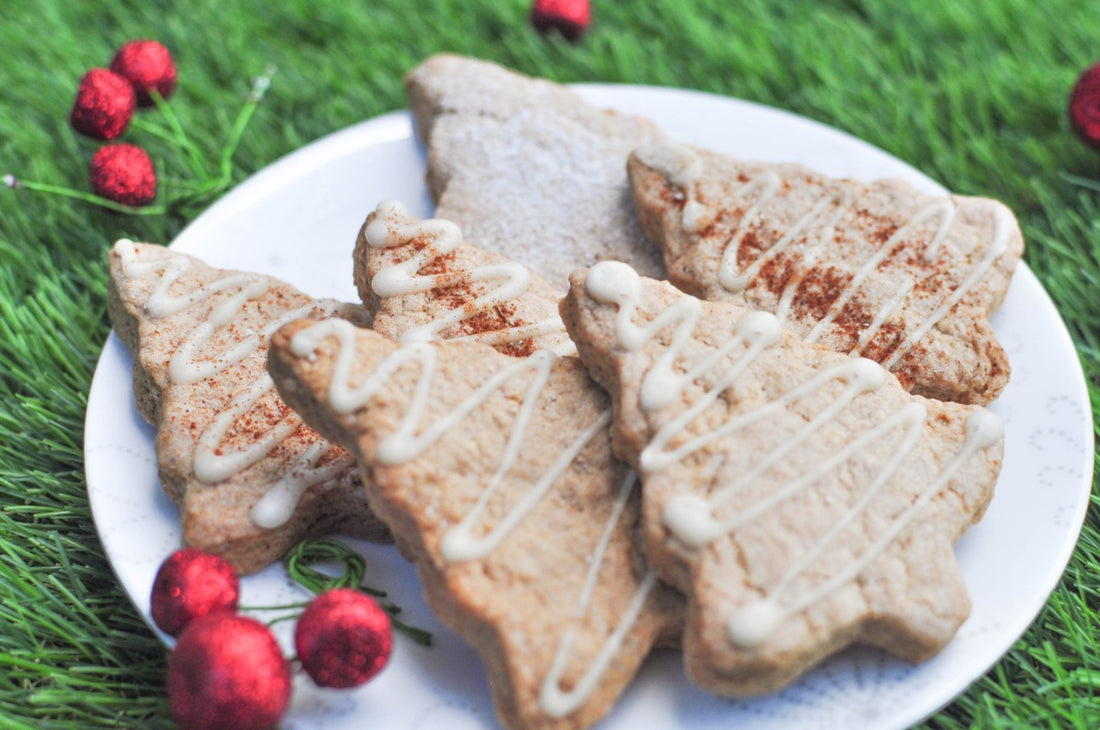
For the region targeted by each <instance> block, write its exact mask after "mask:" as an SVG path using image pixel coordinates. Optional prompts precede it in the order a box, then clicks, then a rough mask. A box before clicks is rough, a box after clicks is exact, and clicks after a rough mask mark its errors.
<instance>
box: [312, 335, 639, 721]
mask: <svg viewBox="0 0 1100 730" xmlns="http://www.w3.org/2000/svg"><path fill="white" fill-rule="evenodd" d="M327 338H335V339H336V341H337V343H338V347H337V350H336V355H335V359H334V362H333V367H332V371H331V377H330V381H329V389H328V393H327V395H328V401H329V405H330V407H331V408H332V409H333V410H334V411H335V412H337V413H341V414H348V413H352V412H354V411H356V410H358V409H360V408H362V407H364V406H367V405H368V403H369V401H370V399H371V398H372V397H374V395H375V394H377V393H378V392H379V391H380V390H381V389H382V388H383V387H384V386H385V384H386V382H387V381H388V380H389V379H390V378H391V377H393V375H394V374H396V373H397V372H398V371H399V370H401V369H402V368H403V367H406V366H411V367H416V368H418V370H419V375H418V378H417V381H416V385H415V386H414V390H413V395H412V399H411V401H410V403H409V406H408V408H407V410H406V411H405V413H404V415H403V416H402V418H401V421H400V423H399V424H398V426H397V427H396V428H395V429H394V431H393V432H392V433H390V434H388V435H386V436H385V437H384V438H382V439H380V440H379V442H378V446H377V450H376V453H375V458H376V459H377V460H378V462H379V463H382V464H399V463H404V462H407V461H410V460H412V459H415V458H417V457H418V456H420V455H422V454H423V453H424V452H425V451H426V450H427V449H429V448H430V447H431V446H432V445H433V444H435V443H437V442H438V441H439V440H440V439H442V438H444V437H445V436H446V434H447V433H448V432H449V431H451V430H453V429H455V428H457V427H458V426H459V424H460V423H461V421H462V419H463V418H465V417H466V416H467V415H468V414H469V413H471V412H472V411H473V410H474V409H476V408H477V407H479V406H480V405H482V404H483V403H484V402H485V401H486V400H487V399H488V398H489V397H490V396H492V395H493V394H494V393H497V392H499V391H500V390H501V389H502V388H503V387H504V385H505V384H506V383H508V382H509V381H512V380H513V379H515V378H518V377H522V376H523V375H524V374H525V373H528V372H530V373H531V376H530V380H529V382H528V383H527V385H526V387H525V390H524V394H523V400H522V402H521V404H520V408H519V411H518V412H517V414H516V416H515V419H514V421H513V425H512V430H511V432H510V433H509V435H508V440H507V442H506V445H505V448H504V451H503V453H502V455H501V458H500V461H499V463H498V464H497V466H496V470H495V472H494V474H493V476H492V477H491V478H490V480H489V482H488V485H487V486H486V488H485V489H484V490H483V491H482V492H481V493H480V494H479V496H478V499H477V501H476V502H475V504H474V505H473V506H472V507H471V508H470V509H469V510H468V511H467V512H466V514H465V515H464V516H463V517H462V519H461V520H460V521H459V522H458V524H456V525H455V526H453V527H451V528H449V529H448V530H447V531H446V533H445V534H444V536H443V540H442V542H441V553H442V556H443V559H444V560H446V561H448V562H452V563H455V562H462V561H468V560H479V559H483V558H485V557H486V556H488V555H489V554H490V553H491V552H492V551H493V550H495V549H496V548H497V547H499V546H500V544H501V543H502V542H503V540H504V539H505V538H506V537H507V535H508V534H509V533H511V532H512V531H513V530H514V529H516V528H517V527H518V526H519V525H520V523H522V521H523V520H524V519H525V518H526V517H527V516H528V515H529V514H530V513H531V510H532V509H534V507H535V506H536V505H537V504H538V502H539V501H540V500H541V499H542V498H543V497H544V496H546V494H547V493H548V492H549V491H550V489H551V487H552V486H553V484H554V483H555V482H556V481H557V480H558V479H559V478H560V477H561V476H562V475H563V474H564V473H565V472H566V470H567V469H568V468H569V466H570V465H571V464H572V463H573V462H574V461H575V459H576V458H577V456H578V455H579V454H580V452H581V451H582V450H583V449H584V447H585V446H586V445H587V444H588V443H590V442H591V441H592V439H594V438H596V437H597V436H598V435H599V434H601V433H605V432H606V429H607V428H608V426H609V425H610V422H611V412H610V410H604V411H603V412H601V413H600V414H599V415H598V416H597V418H596V419H595V420H594V421H593V422H592V423H591V424H589V426H588V427H587V428H585V429H584V430H583V431H582V432H581V433H580V434H579V435H578V436H577V437H576V438H575V439H574V440H573V441H572V442H571V443H570V444H569V445H568V446H567V447H566V448H565V449H564V450H563V451H562V452H561V453H560V454H559V455H558V456H557V458H556V459H555V460H554V462H553V463H552V464H551V466H550V467H549V468H548V469H547V471H546V472H545V473H544V474H543V475H542V476H540V478H539V479H538V481H537V482H536V483H535V484H533V485H532V486H531V487H530V489H529V490H528V491H527V493H526V494H525V495H524V496H523V498H522V499H520V500H519V501H518V502H517V503H516V504H515V505H514V506H513V507H512V508H511V510H510V511H509V512H508V513H507V514H506V515H504V516H503V517H501V518H499V519H498V520H497V521H496V524H495V525H494V526H493V528H492V529H491V530H489V532H488V533H487V534H485V535H483V536H481V537H476V536H475V535H474V530H475V527H476V525H477V523H478V522H479V521H481V520H482V518H483V517H484V512H485V509H486V506H487V505H488V503H489V500H490V499H491V497H492V495H493V494H494V493H495V491H496V490H497V489H498V487H499V485H500V484H501V483H502V482H503V480H504V479H505V478H506V476H507V474H508V472H509V471H510V469H511V468H512V466H513V465H514V464H515V462H516V460H517V458H518V457H519V455H520V450H521V448H522V446H523V442H524V440H525V437H526V434H527V431H528V429H529V426H530V423H531V419H532V416H533V415H534V413H535V412H536V411H537V409H538V407H539V398H540V396H541V394H542V392H543V390H544V389H545V387H546V384H547V382H548V380H549V377H550V372H551V369H552V368H553V366H554V363H555V362H556V361H557V359H558V357H557V356H556V355H555V354H554V353H552V352H550V351H548V350H537V351H535V352H534V353H533V354H531V355H530V356H528V357H526V358H522V359H520V358H516V359H514V360H512V361H510V362H508V364H506V365H505V366H504V367H503V368H501V369H500V370H498V371H496V372H495V373H492V374H490V375H488V377H487V378H486V380H485V382H484V383H483V384H482V385H481V386H480V387H478V388H477V389H476V390H475V391H474V392H473V393H471V394H470V395H468V396H466V397H465V398H464V399H463V400H462V401H461V402H459V403H458V404H457V405H455V406H454V407H453V408H452V409H451V410H450V411H448V412H447V413H445V414H443V415H442V416H439V417H438V418H436V420H434V421H433V422H432V423H430V424H428V425H427V427H426V428H424V429H423V430H421V426H422V424H423V421H424V417H425V410H426V408H427V404H428V398H429V397H430V394H431V388H432V382H433V378H434V375H435V371H436V357H437V349H436V347H434V346H433V345H432V344H430V343H425V342H413V343H409V344H405V345H403V346H401V347H400V348H398V349H396V350H394V351H393V352H392V353H390V354H389V355H387V356H386V357H385V358H383V359H382V361H381V362H380V363H378V365H377V366H375V368H374V369H373V370H372V371H371V372H370V373H369V374H367V375H366V376H364V377H361V379H360V382H359V383H358V385H353V384H352V382H351V377H352V368H353V366H354V363H355V327H354V326H353V325H351V324H350V323H348V322H345V321H342V320H336V319H330V320H325V321H322V322H318V323H316V324H313V325H311V326H309V327H307V328H304V329H302V330H300V331H299V332H297V333H296V334H295V335H294V337H293V338H291V342H290V350H291V353H292V354H293V355H295V356H296V357H299V358H306V359H310V358H313V357H314V356H315V353H316V350H317V349H318V348H319V347H320V346H321V344H322V343H323V342H324V341H325V340H326V339H327ZM635 482H636V476H635V475H634V473H633V472H630V473H629V474H628V475H627V477H626V478H625V479H624V481H623V483H622V485H621V487H620V489H619V493H618V496H617V499H616V502H615V504H614V506H613V508H612V512H611V515H610V516H609V518H608V520H607V522H606V523H605V525H604V529H603V532H602V534H601V537H600V540H599V541H598V543H597V545H596V547H595V549H594V551H593V553H592V555H591V558H590V561H589V562H590V567H589V572H588V574H587V576H586V578H585V583H584V587H583V588H582V590H581V595H580V598H579V601H578V605H577V609H576V618H577V619H578V620H581V619H583V618H584V617H585V614H586V612H587V610H588V608H589V607H590V605H591V603H592V599H593V596H594V593H595V589H596V585H597V583H598V580H599V572H600V567H601V565H602V564H603V563H604V557H605V554H606V552H607V548H608V545H609V543H610V541H611V537H612V534H613V532H614V528H615V525H616V524H617V523H618V522H619V520H620V519H621V518H622V515H623V512H624V509H625V507H626V504H627V501H628V499H629V497H630V492H631V490H632V488H633V486H634V484H635ZM656 585H657V580H656V575H655V574H654V573H653V572H652V571H650V572H648V573H647V574H646V575H645V576H644V577H643V578H642V580H641V581H640V582H639V585H638V587H637V589H636V590H635V593H634V595H633V596H632V597H631V600H630V603H629V605H628V607H627V609H626V611H625V612H624V613H623V615H622V616H621V617H620V618H619V622H618V623H617V624H616V626H615V629H614V630H613V631H612V633H611V634H610V635H609V636H608V637H607V639H606V640H605V642H604V644H603V645H602V646H601V647H600V650H599V652H597V654H596V656H595V658H594V659H593V661H592V663H591V664H590V665H589V666H588V667H587V669H586V670H585V672H584V675H583V676H582V678H581V680H580V681H579V682H578V683H577V684H576V685H575V686H574V687H573V688H572V689H571V690H569V691H564V690H562V689H561V687H560V679H561V675H562V673H563V672H564V671H565V667H566V664H567V662H568V660H569V657H570V655H571V651H572V648H573V642H574V639H575V631H574V629H573V628H569V629H567V630H566V631H565V632H564V633H563V635H562V638H561V640H560V642H559V644H558V649H557V653H556V654H555V658H554V662H553V664H552V666H551V669H550V671H549V673H548V675H547V676H546V677H545V678H544V681H543V683H542V686H541V690H540V696H539V702H540V706H541V708H542V709H543V711H544V712H545V713H546V714H547V715H549V716H551V717H563V716H565V715H568V714H570V713H572V712H573V711H575V710H576V709H577V708H578V707H580V706H581V705H583V704H584V703H585V702H586V701H587V700H588V698H589V697H591V695H592V693H593V692H594V691H595V690H596V688H597V686H598V684H599V680H600V678H601V677H602V676H603V674H604V673H605V672H606V671H607V667H608V666H609V665H610V663H611V662H612V661H613V660H614V656H615V653H616V652H617V651H618V650H619V648H620V647H621V645H622V642H623V640H624V638H625V637H626V635H627V633H628V632H629V631H630V628H631V627H632V626H633V625H634V623H635V622H636V621H637V619H638V616H639V615H640V613H641V611H642V609H643V607H644V606H645V602H646V599H647V597H648V596H649V594H650V593H651V592H652V590H653V589H654V588H655V587H656Z"/></svg>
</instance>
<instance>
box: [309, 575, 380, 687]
mask: <svg viewBox="0 0 1100 730" xmlns="http://www.w3.org/2000/svg"><path fill="white" fill-rule="evenodd" d="M294 647H295V649H296V650H297V652H298V660H299V661H301V662H302V668H303V669H305V670H306V674H308V675H309V676H310V678H311V679H313V681H314V682H316V683H317V684H318V685H320V686H322V687H337V688H340V689H346V688H348V687H357V686H359V685H361V684H363V683H364V682H366V681H367V680H368V679H370V678H371V677H373V676H374V675H376V674H378V672H380V671H382V668H383V667H385V666H386V662H387V661H388V660H389V658H390V651H391V650H392V649H393V628H392V627H391V625H390V617H389V616H388V615H387V614H386V612H385V610H383V609H382V607H381V606H379V605H378V601H376V600H374V599H373V598H371V597H370V596H368V595H366V594H364V593H360V592H359V591H355V590H352V589H350V588H337V589H335V590H331V591H328V592H326V593H322V594H321V595H319V596H317V597H316V598H315V599H313V601H311V602H310V604H309V606H308V607H307V608H306V610H305V613H303V614H302V616H301V618H299V619H298V625H297V626H296V627H295V629H294Z"/></svg>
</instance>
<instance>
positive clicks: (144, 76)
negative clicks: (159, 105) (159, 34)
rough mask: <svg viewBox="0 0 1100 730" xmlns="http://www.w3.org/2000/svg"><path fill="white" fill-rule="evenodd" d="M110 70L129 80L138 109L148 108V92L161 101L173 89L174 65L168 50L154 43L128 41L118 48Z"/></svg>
mask: <svg viewBox="0 0 1100 730" xmlns="http://www.w3.org/2000/svg"><path fill="white" fill-rule="evenodd" d="M111 70H112V71H114V72H115V73H116V74H118V75H119V76H122V77H124V78H126V79H128V80H129V81H130V83H131V84H132V85H133V88H134V93H135V94H137V105H138V106H143V107H144V106H152V105H153V103H154V102H153V98H152V97H151V96H150V95H149V92H150V90H152V89H156V90H157V92H159V93H160V95H161V96H163V97H164V98H165V99H167V98H168V97H169V96H171V95H172V92H173V91H175V90H176V62H175V61H174V60H172V54H171V53H169V52H168V49H167V48H165V47H164V46H162V45H161V44H160V43H157V42H156V41H145V40H141V41H130V42H129V43H127V44H126V45H124V46H123V47H122V48H119V49H118V52H117V53H115V57H114V58H113V59H112V60H111Z"/></svg>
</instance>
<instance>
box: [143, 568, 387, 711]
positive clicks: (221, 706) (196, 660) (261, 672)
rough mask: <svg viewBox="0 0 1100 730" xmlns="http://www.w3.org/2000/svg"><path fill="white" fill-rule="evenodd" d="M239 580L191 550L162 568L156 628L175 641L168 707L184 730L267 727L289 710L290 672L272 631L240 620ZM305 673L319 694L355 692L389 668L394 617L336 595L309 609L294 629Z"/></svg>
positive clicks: (357, 596) (348, 595) (342, 592)
mask: <svg viewBox="0 0 1100 730" xmlns="http://www.w3.org/2000/svg"><path fill="white" fill-rule="evenodd" d="M239 599H240V580H239V578H238V576H237V572H236V570H235V569H234V568H233V566H232V565H231V564H230V563H229V562H228V561H226V560H225V559H224V558H221V557H219V556H217V555H212V554H210V553H207V552H204V551H202V550H197V549H194V548H184V549H181V550H177V551H176V552H175V553H173V554H172V555H171V556H169V557H168V559H167V560H165V561H164V563H163V564H162V565H161V566H160V569H159V570H158V571H157V576H156V579H155V580H154V582H153V591H152V601H151V603H152V615H153V620H154V621H155V622H156V624H157V626H159V627H160V628H161V630H163V631H164V632H165V633H167V634H170V635H172V636H175V637H176V646H175V648H174V649H173V651H172V655H171V657H170V658H169V660H168V701H169V705H170V707H171V710H172V716H173V718H174V719H175V721H176V723H177V724H178V725H179V726H180V727H196V728H197V727H203V728H213V727H225V728H238V727H249V728H270V727H274V726H275V725H276V724H277V723H278V722H279V719H280V718H281V717H282V716H283V714H284V713H285V712H286V708H287V705H288V704H289V702H290V689H291V668H290V663H289V662H288V661H287V659H286V658H285V657H284V656H283V653H282V650H281V649H280V647H279V644H278V642H277V641H276V640H275V637H274V635H273V634H272V633H271V630H270V629H269V628H268V627H267V626H265V625H264V624H262V623H260V622H259V621H257V620H256V619H253V618H250V617H248V616H244V615H242V614H240V613H238V612H237V609H238V601H239ZM294 648H295V650H296V651H297V655H298V656H297V659H298V662H299V663H300V664H301V666H302V669H304V670H305V673H306V674H307V675H308V676H309V677H310V679H312V680H313V681H314V682H315V683H316V684H318V685H320V686H322V687H335V688H339V689H347V688H351V687H357V686H359V685H361V684H363V683H365V682H366V681H367V680H369V679H371V678H372V677H374V676H375V675H376V674H378V672H380V671H381V670H382V668H383V667H385V665H386V662H387V661H388V660H389V656H390V651H391V650H392V648H393V628H392V625H391V622H390V617H389V615H388V614H387V613H386V611H385V609H383V608H382V607H381V606H380V605H379V604H378V602H377V601H375V600H374V599H373V598H371V597H370V596H368V595H366V594H365V593H361V592H359V591H356V590H352V589H350V588H336V589H333V590H329V591H325V592H323V593H321V594H319V595H318V596H317V597H316V598H314V599H313V600H312V601H310V603H309V605H308V606H307V607H306V609H305V612H304V613H302V615H301V616H300V617H299V618H298V623H297V624H296V626H295V629H294Z"/></svg>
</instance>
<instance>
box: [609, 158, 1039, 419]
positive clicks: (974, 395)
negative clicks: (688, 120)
mask: <svg viewBox="0 0 1100 730" xmlns="http://www.w3.org/2000/svg"><path fill="white" fill-rule="evenodd" d="M629 171H630V180H631V186H632V190H633V194H634V200H635V205H636V207H637V209H638V213H639V216H640V218H641V221H642V225H643V227H644V228H645V230H646V233H647V235H648V236H649V237H650V238H651V239H652V240H653V241H654V242H655V243H656V244H657V245H658V246H659V247H660V248H661V250H662V252H663V253H664V258H665V262H666V264H667V266H668V270H669V279H670V281H672V282H673V283H674V284H676V285H677V286H678V287H680V288H681V289H683V290H684V291H687V292H688V293H690V294H693V295H695V296H698V297H700V298H703V299H709V300H713V301H726V302H732V303H735V304H740V305H744V306H749V307H752V308H754V309H759V310H762V311H767V312H772V313H774V314H776V315H777V316H778V317H779V318H780V319H781V320H782V321H783V323H784V325H786V326H787V327H789V328H790V329H791V330H792V331H793V332H795V333H796V334H798V335H799V336H801V337H803V338H804V339H806V340H807V341H810V342H817V343H820V344H822V345H824V346H826V347H829V348H830V349H833V350H836V351H838V352H844V353H852V354H859V355H863V356H865V357H869V358H871V359H873V360H875V361H877V362H881V363H883V364H884V365H885V366H886V367H887V368H888V369H889V370H890V371H891V372H893V373H894V374H895V375H896V376H897V377H898V379H899V380H900V381H901V382H902V384H903V385H905V386H906V388H907V389H909V390H911V391H912V392H914V393H919V394H921V395H926V396H928V397H932V398H939V399H943V400H954V401H959V402H962V403H988V402H990V401H992V400H993V399H994V398H996V397H997V395H998V394H999V393H1000V392H1001V391H1002V390H1003V389H1004V386H1005V385H1006V384H1007V382H1008V378H1009V364H1008V358H1007V356H1006V355H1005V353H1004V351H1003V350H1002V348H1001V346H1000V345H999V344H998V342H997V339H996V336H995V334H994V332H993V328H992V326H991V325H990V323H989V316H990V314H991V313H992V312H993V311H994V310H995V309H996V308H997V307H998V306H999V305H1000V303H1001V301H1002V300H1003V298H1004V295H1005V292H1006V290H1007V288H1008V283H1009V280H1010V279H1011V277H1012V273H1013V271H1014V270H1015V267H1016V262H1017V261H1018V260H1019V258H1020V255H1021V253H1022V251H1023V237H1022V235H1021V234H1020V229H1019V226H1018V225H1017V223H1016V220H1015V217H1014V216H1013V215H1012V213H1011V212H1010V211H1009V210H1008V209H1007V208H1006V207H1005V206H1003V205H1002V204H1000V203H998V202H996V201H994V200H990V199H988V198H973V197H963V196H931V195H927V194H925V193H922V192H920V191H918V190H916V189H915V188H913V187H911V186H910V185H908V184H907V183H904V182H901V181H898V180H880V181H876V182H873V183H862V182H858V181H855V180H839V179H834V178H829V177H827V176H825V175H822V174H820V173H817V172H814V171H812V170H810V169H808V168H805V167H802V166H800V165H795V164H778V163H755V162H745V161H742V160H738V159H735V158H732V157H729V156H726V155H721V154H718V153H714V152H709V151H706V150H702V149H697V148H691V147H686V146H682V145H673V144H664V145H656V146H652V147H647V148H642V149H639V150H638V151H637V152H635V153H634V154H633V155H632V156H631V159H630V163H629Z"/></svg>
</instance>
